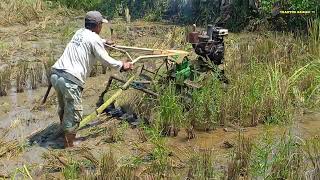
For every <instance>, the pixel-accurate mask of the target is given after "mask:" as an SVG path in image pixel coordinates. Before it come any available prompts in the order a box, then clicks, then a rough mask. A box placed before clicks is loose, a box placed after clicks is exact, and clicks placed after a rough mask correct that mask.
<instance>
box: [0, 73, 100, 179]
mask: <svg viewBox="0 0 320 180" xmlns="http://www.w3.org/2000/svg"><path fill="white" fill-rule="evenodd" d="M105 80H106V76H100V77H96V78H91V79H90V80H89V82H88V83H87V85H86V87H87V88H86V89H85V90H84V93H83V96H84V109H85V111H84V114H89V113H90V112H91V111H92V110H94V107H95V102H96V101H97V99H98V96H97V94H98V92H102V91H103V87H104V81H105ZM15 91H16V90H15V89H14V88H12V89H11V91H10V94H9V95H8V96H5V97H0V131H4V130H5V129H9V132H8V134H7V135H6V136H5V139H4V140H5V141H10V140H13V139H16V140H18V141H20V142H21V143H22V144H23V145H24V146H23V147H24V149H23V152H22V153H21V154H18V155H17V156H14V157H10V158H2V159H0V174H1V173H4V174H8V173H9V172H12V171H14V170H15V169H16V168H17V167H21V166H22V165H23V164H28V165H32V164H41V163H43V159H42V158H41V155H42V154H43V152H46V151H48V149H51V146H49V145H50V144H33V145H32V146H30V145H28V144H25V141H24V140H25V139H26V138H29V137H31V136H32V135H34V134H36V133H38V132H40V131H42V130H44V129H47V127H48V126H49V127H55V128H57V127H58V128H59V125H58V122H59V120H58V117H57V114H56V110H57V106H56V102H55V101H54V99H55V97H54V89H52V90H51V93H50V95H49V99H50V101H49V99H48V102H47V104H46V107H44V108H40V109H39V110H37V109H36V110H34V109H33V108H34V107H35V106H38V105H39V103H40V100H41V99H42V97H43V95H44V93H45V91H46V88H45V87H43V88H38V89H36V90H25V91H24V92H23V93H16V92H15ZM51 99H53V101H52V100H51ZM52 125H55V126H52ZM61 144H62V141H61V140H60V145H61Z"/></svg>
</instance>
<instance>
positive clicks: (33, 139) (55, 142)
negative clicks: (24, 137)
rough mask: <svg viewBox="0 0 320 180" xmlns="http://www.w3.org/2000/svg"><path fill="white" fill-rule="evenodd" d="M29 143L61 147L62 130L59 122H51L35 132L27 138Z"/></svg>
mask: <svg viewBox="0 0 320 180" xmlns="http://www.w3.org/2000/svg"><path fill="white" fill-rule="evenodd" d="M28 141H29V144H30V145H35V144H37V145H39V146H40V147H44V148H52V149H62V148H64V144H63V130H62V129H61V126H60V124H58V123H53V124H51V125H49V126H48V127H46V128H45V129H43V130H41V131H38V132H36V133H35V134H33V135H31V136H30V138H29V139H28Z"/></svg>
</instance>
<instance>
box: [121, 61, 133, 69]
mask: <svg viewBox="0 0 320 180" xmlns="http://www.w3.org/2000/svg"><path fill="white" fill-rule="evenodd" d="M132 69H133V64H132V63H131V62H126V61H123V66H122V70H123V71H128V70H132Z"/></svg>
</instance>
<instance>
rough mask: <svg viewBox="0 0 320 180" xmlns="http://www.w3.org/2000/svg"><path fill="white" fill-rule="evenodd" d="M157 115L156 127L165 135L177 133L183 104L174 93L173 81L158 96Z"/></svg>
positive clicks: (181, 117)
mask: <svg viewBox="0 0 320 180" xmlns="http://www.w3.org/2000/svg"><path fill="white" fill-rule="evenodd" d="M156 111H157V117H156V120H155V126H156V128H157V129H158V130H159V131H160V132H161V134H163V135H165V136H170V135H171V134H172V133H173V135H174V136H177V135H178V132H179V130H180V127H181V124H182V120H183V118H184V117H183V105H182V104H181V100H180V97H179V96H178V95H177V94H176V87H175V85H174V83H172V82H170V83H169V85H168V86H167V87H166V88H165V89H164V90H163V93H162V95H161V96H160V97H159V106H158V107H157V108H156Z"/></svg>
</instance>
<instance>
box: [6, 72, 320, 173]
mask: <svg viewBox="0 0 320 180" xmlns="http://www.w3.org/2000/svg"><path fill="white" fill-rule="evenodd" d="M107 77H108V76H107V75H100V76H98V77H94V78H90V79H89V80H88V82H87V84H86V88H85V90H84V93H83V103H84V110H85V111H84V114H89V113H90V112H92V111H93V110H94V108H95V103H96V101H97V100H98V95H99V93H100V92H102V91H103V89H104V87H105V86H104V85H105V81H106V80H107ZM45 91H46V88H39V89H37V90H27V91H25V92H24V93H19V94H17V93H15V89H12V90H11V92H10V95H9V96H6V97H0V128H1V129H0V130H1V131H2V129H8V128H9V129H10V131H9V133H8V134H7V136H6V137H5V139H6V140H12V139H18V140H20V141H21V142H22V140H24V139H25V138H26V137H30V136H31V135H32V134H35V133H36V132H39V131H41V130H43V129H45V128H47V127H48V126H50V125H52V124H53V123H56V124H57V123H58V117H57V115H56V102H54V101H53V102H51V101H50V102H48V104H47V106H46V107H45V108H43V109H40V110H32V109H33V107H34V106H35V105H37V104H38V103H39V102H40V100H41V98H42V96H43V94H44V93H45ZM53 92H54V90H52V92H51V95H50V97H53V96H54V93H53ZM52 99H54V98H52ZM57 127H59V126H57ZM290 128H291V129H292V130H293V132H294V133H295V135H296V136H299V137H302V138H307V137H312V136H315V135H320V133H319V130H320V113H307V114H304V115H301V116H297V117H296V118H295V123H293V124H292V125H290ZM268 129H271V131H272V132H273V133H275V134H282V132H284V131H285V130H287V129H288V128H284V127H278V126H273V127H269V128H268ZM265 130H266V126H263V125H261V126H258V127H249V128H245V129H243V131H242V133H243V134H244V135H245V136H246V137H251V138H255V137H257V136H260V135H263V133H264V132H265ZM238 135H239V131H234V130H232V128H229V129H228V130H226V129H223V128H219V129H217V130H215V131H212V132H197V133H196V138H195V139H193V140H187V139H186V133H185V132H184V131H180V133H179V136H178V137H175V138H168V144H169V146H170V147H171V148H172V149H177V150H178V149H179V150H180V151H181V149H187V150H190V152H191V151H193V150H196V149H213V150H214V151H215V152H216V155H217V156H222V157H225V156H227V153H228V152H229V150H228V149H227V148H225V144H226V143H228V144H231V145H234V144H235V143H236V142H237V138H238ZM127 136H128V140H126V142H124V143H123V144H117V145H111V146H112V147H116V149H118V150H119V152H123V151H124V150H123V149H126V150H125V152H126V153H127V154H130V153H132V152H133V151H132V150H133V149H134V148H133V147H132V146H133V144H135V141H137V137H136V131H135V130H130V131H128V134H127ZM101 139H102V137H96V138H90V139H88V140H86V141H85V142H83V143H82V144H80V146H82V145H86V146H90V147H96V148H93V151H94V152H98V153H103V151H105V150H106V149H109V148H110V147H111V146H110V145H109V144H105V143H104V144H101V143H99V141H100V140H101ZM51 148H52V147H51V146H44V145H39V144H38V145H37V144H34V145H32V146H25V148H24V150H23V152H22V153H21V154H19V155H17V156H15V157H10V158H2V159H0V174H1V173H5V174H8V173H9V172H12V171H14V170H15V169H16V168H17V167H21V166H22V165H24V164H28V165H35V167H40V166H41V164H43V161H44V160H43V159H42V158H41V155H42V154H43V153H44V152H47V151H48V149H51ZM181 158H183V157H181ZM220 160H221V162H222V163H225V162H224V160H226V158H220Z"/></svg>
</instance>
